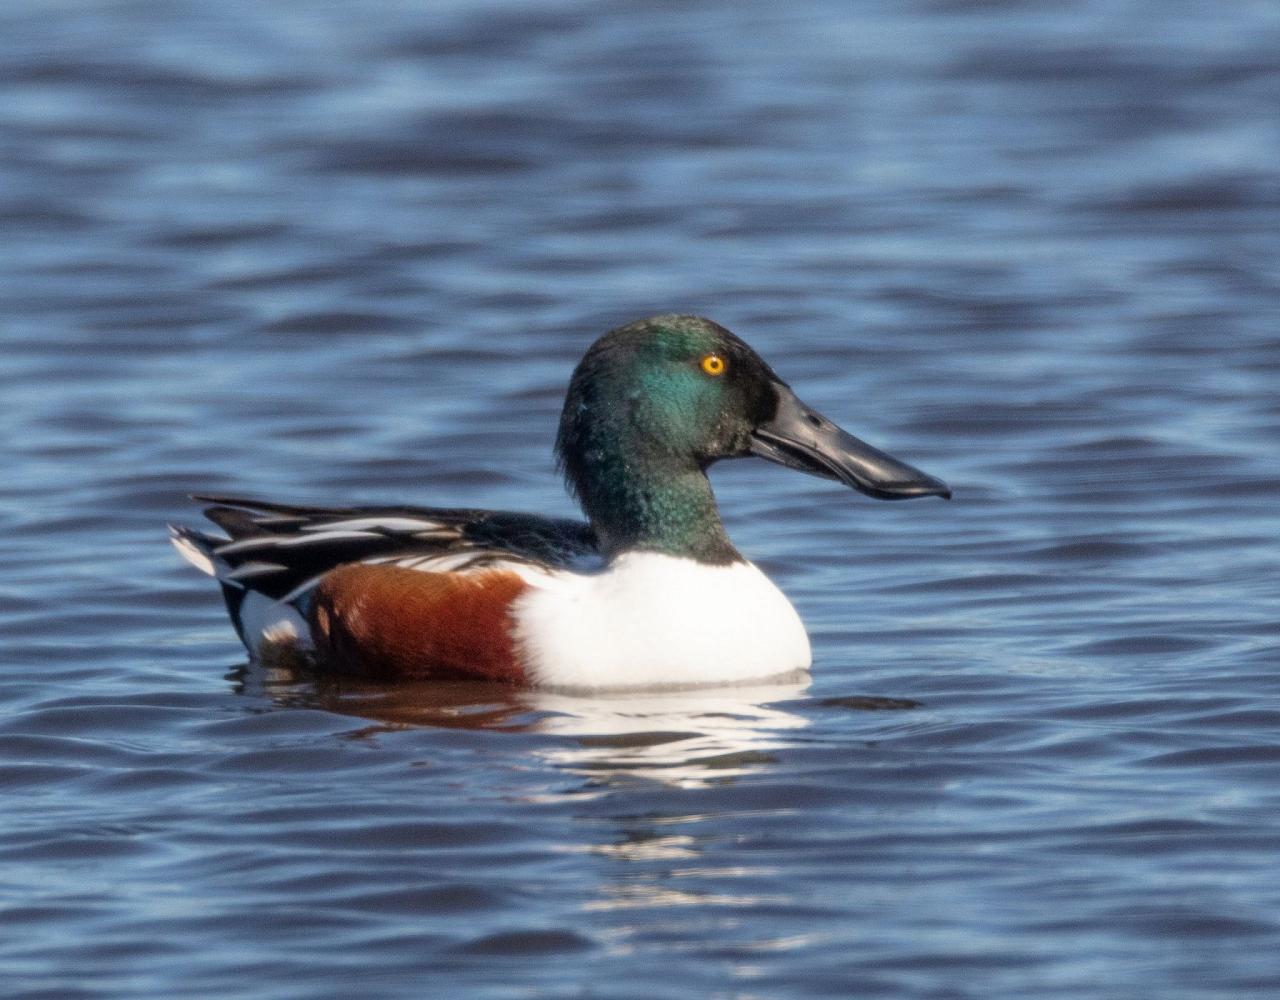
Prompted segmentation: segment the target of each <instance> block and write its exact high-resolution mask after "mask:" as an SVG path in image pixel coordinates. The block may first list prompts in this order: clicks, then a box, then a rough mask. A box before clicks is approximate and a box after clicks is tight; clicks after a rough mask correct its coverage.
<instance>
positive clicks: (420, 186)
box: [0, 0, 1280, 1000]
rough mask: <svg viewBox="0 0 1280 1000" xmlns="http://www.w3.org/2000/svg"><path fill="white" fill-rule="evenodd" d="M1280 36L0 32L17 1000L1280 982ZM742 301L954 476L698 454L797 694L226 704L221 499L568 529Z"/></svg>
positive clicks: (1097, 4) (342, 27) (9, 984)
mask: <svg viewBox="0 0 1280 1000" xmlns="http://www.w3.org/2000/svg"><path fill="white" fill-rule="evenodd" d="M1278 108H1280V8H1278V7H1277V5H1276V4H1275V3H1274V2H1272V0H1254V2H1248V0H1242V2H1238V3H1231V4H1220V3H1214V2H1210V0H1186V2H1180V3H1165V2H1155V0H1146V2H1143V0H1118V2H1102V0H1080V2H1070V0H1069V2H1064V3H1058V4H1047V3H1032V2H1017V0H1004V2H999V0H989V2H983V0H895V2H888V0H868V2H849V0H844V2H836V0H803V2H800V3H794V4H778V3H767V2H761V0H736V2H734V3H720V2H701V0H694V2H688V3H680V4H662V3H657V2H653V0H629V2H607V3H590V2H586V0H573V2H555V0H551V2H540V3H537V4H532V3H520V2H510V0H508V2H504V0H488V2H462V0H449V2H440V0H436V2H432V3H430V4H418V3H409V2H377V3H375V2H351V3H346V4H313V3H304V2H289V0H281V2H274V3H270V4H250V3H244V2H230V3H219V4H214V3H202V2H189V3H181V2H177V3H175V2H166V0H160V2H156V0H148V2H120V3H106V2H103V3H90V2H70V0H67V2H58V0H43V2H39V3H35V2H22V0H19V2H12V3H6V4H4V5H3V6H0V233H2V234H3V239H2V240H0V331H2V338H3V339H2V342H0V349H2V353H0V399H2V400H3V404H2V405H0V415H2V419H3V438H2V440H3V448H4V451H3V453H2V454H3V471H4V474H3V476H0V529H2V530H0V637H2V639H0V641H2V646H0V648H2V649H3V655H2V657H0V660H2V663H3V666H2V667H0V705H2V706H3V709H2V714H0V788H2V789H3V808H2V809H0V926H3V928H4V934H3V935H0V981H2V982H3V984H4V986H3V993H4V994H5V995H6V996H8V997H14V998H18V997H22V998H35V997H58V998H79V997H84V998H107V997H110V998H117V997H120V998H123V997H146V998H151V997H155V998H172V997H177V996H214V995H217V996H224V997H237V998H259V997H260V998H263V1000H282V998H293V997H297V998H307V1000H314V998H322V997H335V998H337V997H344V998H345V997H350V996H364V997H387V998H391V997H396V998H399V997H423V996H474V997H495V998H497V997H530V996H539V997H542V996H546V997H599V998H614V997H618V998H623V997H637V996H644V997H649V998H663V997H691V996H698V997H724V998H729V997H733V998H750V997H784V998H790V997H819V996H833V997H846V996H858V997H860V998H875V997H921V998H924V997H929V998H949V1000H950V998H971V997H972V998H978V997H981V998H983V1000H992V998H1025V997H1032V996H1034V997H1055V998H1058V997H1061V998H1081V1000H1085V998H1088V1000H1096V998H1098V997H1108V998H1117V997H1133V998H1139V997H1141V998H1149V997H1154V996H1158V997H1161V998H1163V1000H1179V998H1197V1000H1201V998H1212V997H1228V996H1230V997H1241V996H1264V995H1273V994H1275V993H1277V992H1280V958H1278V957H1277V956H1278V955H1280V822H1278V821H1277V813H1278V809H1280V774H1278V773H1277V765H1278V764H1280V708H1278V707H1277V703H1276V696H1277V694H1278V693H1280V683H1278V682H1277V677H1278V674H1280V649H1278V647H1280V621H1278V618H1280V616H1278V615H1277V610H1278V609H1280V600H1278V598H1280V551H1278V548H1277V536H1278V534H1280V532H1278V529H1280V514H1278V510H1277V500H1278V499H1280V463H1278V462H1277V444H1280V393H1277V379H1280V329H1278V327H1280V324H1278V322H1277V320H1278V319H1280V298H1278V293H1280V172H1278V170H1277V162H1278V159H1280V158H1278V151H1280V113H1277V109H1278ZM664 311H688V312H699V313H704V314H706V315H709V316H711V317H713V318H715V319H717V320H718V321H720V322H722V323H724V324H726V325H727V326H729V327H730V328H732V329H734V330H735V331H736V332H738V333H739V334H741V335H742V336H744V337H745V338H746V339H747V340H748V341H750V342H751V343H752V344H754V345H755V346H756V347H757V348H759V349H760V350H761V352H762V353H763V354H764V355H765V356H766V357H767V358H768V359H769V360H771V361H772V362H773V364H774V366H775V367H776V368H777V369H778V370H779V372H780V373H781V374H782V375H783V377H784V378H787V379H788V380H790V381H791V382H792V383H793V384H794V385H795V386H796V387H797V389H798V390H799V391H800V393H801V395H802V396H803V397H804V398H805V399H807V400H809V401H810V402H811V403H812V404H813V405H814V406H816V407H818V408H820V409H821V410H823V411H824V412H826V413H827V414H829V415H830V416H832V417H833V418H836V419H838V420H840V421H841V422H842V423H844V424H845V425H846V426H848V427H850V428H851V429H852V430H854V431H855V432H856V433H859V434H862V435H865V436H866V437H867V438H868V439H870V440H871V441H873V442H875V443H877V444H879V445H881V446H882V447H885V448H887V449H889V450H891V451H893V452H894V453H895V454H898V455H900V456H902V457H903V458H905V459H907V460H908V461H911V462H913V463H915V464H918V465H920V466H921V467H922V468H924V469H926V470H928V471H930V472H932V473H935V474H937V475H939V476H942V477H943V478H945V479H947V480H948V481H949V482H950V483H951V484H952V486H953V487H954V488H955V490H956V499H955V500H954V501H953V502H952V503H951V504H949V505H948V504H943V503H938V502H917V503H911V504H902V505H887V504H876V503H874V502H871V501H866V500H864V499H862V498H859V497H856V496H854V495H853V494H851V493H849V492H847V491H843V490H840V489H839V488H837V487H834V486H832V485H831V484H827V483H824V482H821V481H818V480H814V479H806V478H803V477H799V476H796V475H794V474H789V473H786V472H784V471H782V470H779V469H776V468H774V467H770V466H765V465H764V464H763V463H755V462H743V463H737V464H736V465H734V466H731V467H725V468H722V469H719V470H717V472H716V473H715V479H716V483H717V486H718V489H719V495H720V498H721V502H722V505H723V508H724V511H725V515H726V518H727V521H728V523H729V527H730V530H731V533H732V534H733V536H734V538H735V540H736V541H737V543H738V544H739V547H740V548H741V549H742V550H743V551H744V552H746V553H747V554H748V555H750V556H751V557H753V558H755V559H756V560H757V561H759V562H760V563H761V564H762V565H763V566H764V567H765V568H766V569H767V570H768V571H769V572H770V573H771V574H772V575H773V576H774V578H775V579H777V580H778V581H779V583H780V584H781V585H782V586H783V587H784V589H786V590H787V591H788V593H789V594H790V595H791V596H792V598H793V600H794V601H795V603H796V604H797V606H798V607H799V609H800V611H801V613H802V615H803V616H804V617H805V619H806V621H807V622H808V624H809V627H810V631H811V633H812V636H813V640H814V647H815V659H816V662H815V669H814V674H813V680H812V683H811V684H809V685H793V686H781V687H766V688H761V689H749V690H742V691H738V690H735V691H720V692H700V693H698V694H696V695H691V694H687V693H686V694H680V695H665V696H664V695H652V696H643V697H641V696H634V697H630V698H624V697H619V698H591V699H586V698H568V697H559V696H549V695H539V694H535V693H527V692H526V693H521V692H512V691H508V690H505V689H494V688H484V687H471V686H465V685H462V686H457V685H450V686H444V687H441V686H437V687H431V688H421V687H414V686H405V687H395V686H382V687H378V686H367V685H365V686H361V685H353V684H346V685H344V684H337V683H332V682H330V683H323V682H320V681H317V680H315V679H313V678H308V677H306V676H300V675H290V674H287V673H284V672H279V671H275V672H273V671H268V670H264V669H262V668H261V667H257V666H249V665H246V664H244V663H243V653H242V650H241V648H240V647H239V645H238V644H237V643H236V641H235V637H234V635H233V633H232V631H231V629H230V627H229V626H228V624H227V623H226V620H225V618H224V615H223V612H222V608H221V602H220V601H219V599H218V597H217V595H216V593H215V591H214V589H213V588H212V587H211V586H210V585H209V582H208V581H207V580H206V579H204V578H202V577H200V576H198V575H197V574H195V573H193V572H191V571H190V570H189V568H187V567H185V566H184V565H181V564H180V563H179V561H178V560H177V558H176V556H175V555H174V554H173V553H172V552H170V551H169V549H168V546H167V544H166V543H165V540H164V533H163V525H164V522H165V521H166V520H187V521H191V520H193V519H194V518H196V516H197V515H196V513H195V512H194V510H193V509H192V506H191V505H190V504H189V503H188V502H187V501H186V500H185V499H184V495H185V494H186V493H187V492H188V491H191V490H210V491H214V490H223V491H233V492H240V493H248V494H251V495H259V496H266V497H275V498H278V499H296V500H303V501H316V502H334V503H347V502H383V501H385V502H412V503H423V504H448V505H455V504H456V505H485V506H494V507H515V508H525V509H530V510H541V511H545V512H549V513H568V512H570V511H571V510H572V507H571V505H570V503H569V501H568V499H567V498H566V497H565V496H564V494H563V492H562V490H561V488H560V485H559V483H558V481H557V478H556V476H555V473H554V471H553V469H552V465H551V458H550V446H551V441H552V435H553V432H554V425H555V418H556V415H557V413H558V408H559V404H560V398H561V393H562V391H563V387H564V384H565V382H566V379H567V377H568V373H569V371H570V370H571V368H572V366H573V364H574V363H575V361H576V360H577V358H578V356H579V355H580V354H581V352H582V350H583V349H584V348H585V347H586V345H587V344H588V343H589V342H590V341H591V340H592V339H593V338H594V337H595V336H596V335H598V334H599V333H601V332H603V331H604V330H606V329H608V328H609V327H611V326H614V325H617V324H620V323H622V322H626V321H629V320H631V319H635V318H638V317H640V316H645V315H649V314H652V313H656V312H664Z"/></svg>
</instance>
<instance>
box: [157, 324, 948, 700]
mask: <svg viewBox="0 0 1280 1000" xmlns="http://www.w3.org/2000/svg"><path fill="white" fill-rule="evenodd" d="M556 452H557V454H558V456H559V459H560V464H561V467H562V468H563V470H564V474H565V478H566V479H567V481H568V484H569V487H570V488H571V489H572V491H573V493H574V494H575V495H576V496H577V498H578V500H579V502H580V503H581V505H582V509H583V510H584V511H585V512H586V515H587V518H588V520H589V521H590V524H584V523H582V522H578V521H565V520H553V519H549V518H544V517H539V516H537V515H534V514H520V513H508V512H502V511H488V510H458V509H443V508H435V507H341V508H328V507H296V506H292V505H289V504H279V503H267V502H263V501H258V500H243V499H235V498H230V497H216V496H197V497H196V499H198V500H205V501H209V502H211V503H213V504H214V506H212V507H209V508H207V509H206V510H205V514H206V516H207V517H208V518H209V519H210V520H212V521H213V522H214V523H215V524H217V525H218V526H219V527H220V528H222V529H223V530H224V531H226V533H227V534H228V535H230V538H229V539H227V538H215V537H213V536H210V535H206V534H203V533H201V532H197V531H192V530H191V529H189V528H182V527H174V528H172V536H173V542H174V544H175V545H176V546H177V548H178V550H179V551H180V552H181V553H182V555H183V556H184V557H186V559H187V560H188V561H190V562H191V563H193V564H194V565H195V566H197V567H198V568H199V569H201V570H203V571H204V572H206V573H208V574H210V575H212V576H216V577H217V578H218V581H219V582H220V583H221V585H222V592H223V595H224V597H225V598H226V602H227V610H228V612H229V613H230V615H231V620H232V622H233V623H234V624H235V627H236V631H237V632H238V633H239V634H240V638H241V639H242V640H243V641H244V643H245V645H246V646H247V647H248V649H249V652H250V653H251V654H252V655H255V656H257V655H258V654H260V653H261V652H262V650H263V649H264V645H265V644H268V643H286V644H289V645H291V646H294V647H297V648H300V649H303V650H305V651H306V652H307V653H308V654H309V655H311V656H313V657H314V659H315V662H316V663H317V665H318V666H320V667H322V668H327V669H330V670H334V671H340V672H345V673H352V674H360V675H363V676H369V677H388V678H415V679H424V678H436V677H442V678H443V677H471V678H478V679H490V680H500V681H507V682H514V683H523V684H531V685H537V686H543V687H555V688H566V689H582V688H586V689H591V688H596V689H599V688H634V687H658V686H669V685H686V684H724V683H737V682H741V681H748V680H758V679H762V678H767V677H772V676H777V675H781V674H787V673H792V672H795V671H801V670H805V669H807V668H808V666H809V662H810V653H809V638H808V636H807V635H806V634H805V630H804V626H803V625H802V624H801V623H800V618H799V616H798V615H797V614H796V612H795V609H794V608H793V607H792V606H791V604H790V602H789V601H788V600H787V599H786V597H784V596H783V594H782V592H781V591H780V590H778V589H777V587H775V586H774V585H773V584H772V583H770V582H769V580H768V578H767V577H765V575H764V574H763V573H761V572H760V570H758V569H757V568H756V567H755V566H754V565H752V564H751V563H750V562H748V561H747V560H746V559H744V558H743V557H742V556H741V555H739V553H738V550H737V549H735V548H734V547H733V544H732V543H731V542H730V541H729V538H728V536H727V535H726V534H725V530H724V525H723V524H722V523H721V521H720V514H719V511H718V510H717V509H716V502H715V497H714V496H712V493H711V484H710V483H709V482H708V481H707V476H706V470H707V467H708V466H710V465H711V463H713V462H715V461H717V460H719V459H722V458H742V457H746V456H749V455H758V456H760V457H762V458H766V459H768V460H769V461H771V462H777V463H778V464H780V465H785V466H788V467H789V468H792V469H798V470H799V471H801V472H808V473H810V474H812V475H816V476H822V477H825V478H827V479H835V480H839V481H840V482H843V483H845V484H846V485H848V486H851V487H853V488H854V489H856V490H859V491H860V492H862V493H865V494H867V495H868V496H872V497H876V498H878V499H881V500H897V499H904V498H909V497H923V496H941V497H950V495H951V494H950V491H949V490H948V489H947V486H946V484H944V483H943V482H941V481H940V480H937V479H934V478H933V477H932V476H927V475H925V474H924V473H923V472H920V471H919V470H917V469H914V468H912V467H911V466H909V465H906V464H904V463H902V462H899V461H898V460H897V459H895V458H892V457H890V456H889V455H886V454H885V453H884V452H881V451H878V450H876V449H875V448H872V447H871V446H870V445H868V444H866V443H864V442H862V441H859V440H858V439H857V438H855V437H853V436H852V435H850V434H847V433H845V432H844V431H843V430H841V429H840V428H839V427H837V426H836V425H835V424H833V423H832V422H831V421H830V420H827V419H826V418H825V417H823V416H820V415H819V414H818V413H816V412H814V411H813V410H812V409H810V408H809V407H807V406H805V405H804V404H803V403H802V402H800V400H799V399H797V398H796V396H795V394H794V393H793V392H792V391H791V389H790V388H789V387H788V386H787V384H786V383H785V382H783V381H782V380H781V379H780V378H778V376H777V375H775V374H774V372H773V370H772V369H771V368H770V367H769V366H768V365H767V364H765V362H764V361H763V360H762V359H761V358H760V356H759V355H757V354H756V353H755V351H753V350H752V349H751V348H750V347H748V346H747V345H746V344H745V343H743V342H742V341H741V340H739V339H738V338H737V337H736V336H734V335H733V334H732V333H730V332H729V331H728V330H726V329H724V328H723V327H721V326H718V325H717V324H715V323H712V322H711V321H710V320H706V319H702V318H700V317H696V316H655V317H653V318H651V319H645V320H640V321H639V322H636V323H632V324H630V325H628V326H624V327H620V328H619V329H616V330H613V331H611V332H609V333H607V334H605V335H604V336H603V337H601V338H600V339H599V340H597V341H596V342H595V343H594V344H592V345H591V348H590V349H589V350H588V351H587V353H586V356H585V357H584V358H583V359H582V361H581V362H580V363H579V364H578V367H577V368H576V369H575V371H574V373H573V378H572V379H571V380H570V382H569V390H568V393H567V396H566V399H565V404H564V411H563V412H562V414H561V417H560V431H559V434H558V436H557V439H556Z"/></svg>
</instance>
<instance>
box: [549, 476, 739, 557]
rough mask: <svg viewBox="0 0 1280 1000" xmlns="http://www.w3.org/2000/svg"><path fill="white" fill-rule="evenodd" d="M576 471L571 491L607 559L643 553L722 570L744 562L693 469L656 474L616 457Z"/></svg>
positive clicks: (703, 481)
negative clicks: (576, 497) (721, 567)
mask: <svg viewBox="0 0 1280 1000" xmlns="http://www.w3.org/2000/svg"><path fill="white" fill-rule="evenodd" d="M577 471H578V476H577V477H576V479H577V481H575V483H574V485H575V487H576V491H577V494H578V497H579V499H580V500H581V501H582V507H583V510H584V511H586V514H587V517H588V518H590V519H591V525H592V527H593V528H594V529H595V531H596V535H597V537H598V538H599V540H600V548H601V551H602V552H603V554H604V556H605V558H606V559H610V560H611V559H613V558H615V557H616V556H618V555H620V554H622V553H623V552H633V551H641V552H661V553H663V554H665V555H671V556H679V557H682V558H685V559H693V560H696V561H698V562H701V563H708V564H711V565H721V566H723V565H728V564H729V563H734V562H741V561H742V556H741V555H739V554H738V550H737V549H735V548H734V547H733V544H732V543H731V542H730V541H729V536H728V535H727V534H725V530H724V523H723V522H722V521H721V520H720V511H719V509H718V508H717V507H716V500H715V496H714V495H713V494H712V492H711V483H710V482H708V480H707V476H706V473H704V472H703V471H702V469H700V468H698V467H697V466H690V467H689V468H686V469H671V468H669V467H668V468H654V467H651V465H650V463H646V462H645V461H644V459H643V458H639V459H638V458H637V457H636V456H630V457H629V458H626V459H623V458H622V457H621V456H618V457H617V458H616V460H615V461H601V462H594V463H590V464H589V465H587V466H585V467H582V468H580V469H578V470H577Z"/></svg>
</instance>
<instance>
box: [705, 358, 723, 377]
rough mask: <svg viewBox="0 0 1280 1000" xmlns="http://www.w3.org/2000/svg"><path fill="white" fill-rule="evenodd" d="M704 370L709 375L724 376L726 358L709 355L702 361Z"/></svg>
mask: <svg viewBox="0 0 1280 1000" xmlns="http://www.w3.org/2000/svg"><path fill="white" fill-rule="evenodd" d="M702 370H703V371H704V372H706V373H707V374H708V375H713V376H714V375H723V374H724V358H722V357H720V355H718V354H708V355H707V356H706V357H705V358H703V359H702Z"/></svg>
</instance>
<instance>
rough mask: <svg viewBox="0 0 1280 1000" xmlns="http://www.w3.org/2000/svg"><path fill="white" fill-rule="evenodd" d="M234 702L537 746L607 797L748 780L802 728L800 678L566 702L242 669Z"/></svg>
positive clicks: (466, 686)
mask: <svg viewBox="0 0 1280 1000" xmlns="http://www.w3.org/2000/svg"><path fill="white" fill-rule="evenodd" d="M229 679H231V680H232V681H233V682H234V683H235V685H236V689H237V691H238V692H239V693H242V694H248V695H257V696H262V697H267V698H270V699H271V700H273V701H275V702H276V703H277V704H280V705H296V706H300V707H307V708H318V709H322V710H324V711H328V712H335V713H338V714H341V715H349V716H354V717H356V718H360V719H365V720H367V721H368V722H370V723H372V725H370V726H365V727H362V728H360V729H359V730H357V731H356V732H355V733H353V734H352V735H354V736H361V737H363V736H370V735H375V734H377V733H378V732H385V731H388V730H393V729H403V728H407V727H434V728H447V729H488V730H495V731H500V732H512V733H530V734H538V735H541V736H546V737H548V739H547V740H546V741H545V743H543V744H540V745H539V746H538V747H536V748H535V750H534V753H535V754H536V756H537V757H539V758H540V759H542V760H544V761H546V762H548V763H550V764H553V765H555V766H557V767H560V768H564V769H566V770H568V771H571V772H573V773H576V774H579V775H581V776H583V777H585V778H587V779H588V785H589V787H591V786H598V787H602V788H603V787H608V786H612V785H615V784H617V783H620V782H625V781H628V780H651V781H657V782H661V783H662V784H664V785H669V786H676V787H696V786H700V785H705V784H709V783H715V782H720V781H725V780H729V779H732V778H734V777H737V776H740V775H743V774H747V773H750V772H752V771H755V770H759V769H761V768H763V767H765V766H767V765H769V764H771V763H773V761H774V759H775V758H774V756H773V751H775V750H778V749H780V748H781V747H783V746H785V745H786V744H787V743H788V741H789V739H790V738H791V737H792V736H794V734H795V733H796V732H797V731H799V730H801V729H803V728H805V727H806V726H807V725H808V724H809V720H808V719H807V718H806V717H805V716H803V715H800V714H797V712H795V711H792V709H793V708H798V707H799V706H798V704H795V703H796V702H798V701H800V700H801V699H803V698H804V696H805V692H806V691H807V689H808V679H807V676H804V677H796V678H786V679H780V680H778V681H776V682H773V683H767V684H755V685H751V686H743V687H715V688H710V687H708V688H692V689H685V690H665V691H643V692H639V691H637V692H618V693H612V694H599V693H595V694H590V695H585V694H584V695H573V694H557V693H553V692H547V691H534V690H524V689H518V688H511V687H509V686H505V685H495V684H486V683H478V682H473V681H465V682H462V681H460V682H450V683H442V682H431V683H425V682H424V683H404V682H398V683H378V682H370V681H360V680H352V679H349V678H337V677H332V676H321V675H317V674H314V673H312V672H310V671H308V670H307V669H306V668H305V667H303V666H298V665H284V666H279V665H275V666H271V665H268V666H264V665H261V664H244V665H241V666H239V667H236V668H234V669H233V670H232V671H231V673H230V675H229Z"/></svg>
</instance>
